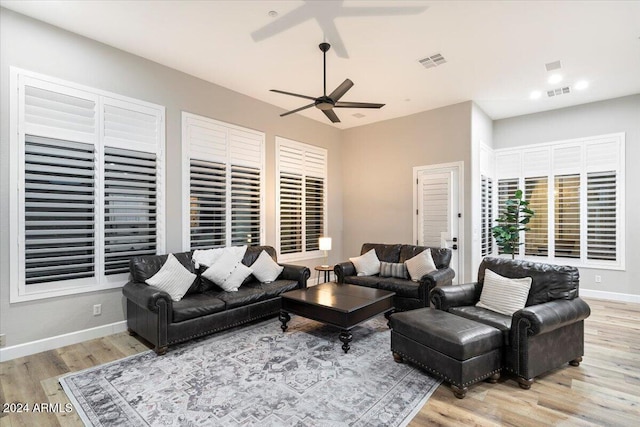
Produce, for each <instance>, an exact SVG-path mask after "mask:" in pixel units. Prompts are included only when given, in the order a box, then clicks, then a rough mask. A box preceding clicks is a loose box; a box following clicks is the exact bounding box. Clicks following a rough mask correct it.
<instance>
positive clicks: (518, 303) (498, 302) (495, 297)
mask: <svg viewBox="0 0 640 427" xmlns="http://www.w3.org/2000/svg"><path fill="white" fill-rule="evenodd" d="M529 288H531V277H524V278H522V279H510V278H508V277H503V276H501V275H499V274H497V273H494V272H493V271H491V270H489V269H487V270H485V274H484V285H483V286H482V293H481V294H480V301H478V302H477V303H476V307H482V308H486V309H488V310H492V311H496V312H498V313H501V314H506V315H507V316H511V315H513V313H515V312H516V311H518V310H521V309H523V308H524V304H525V303H526V302H527V296H528V295H529Z"/></svg>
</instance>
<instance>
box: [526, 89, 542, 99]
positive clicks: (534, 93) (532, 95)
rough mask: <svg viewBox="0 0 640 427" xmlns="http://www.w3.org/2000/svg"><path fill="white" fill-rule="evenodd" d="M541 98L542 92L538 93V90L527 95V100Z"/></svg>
mask: <svg viewBox="0 0 640 427" xmlns="http://www.w3.org/2000/svg"><path fill="white" fill-rule="evenodd" d="M541 96H542V92H540V91H539V90H534V91H533V92H531V95H529V98H531V99H538V98H540V97H541Z"/></svg>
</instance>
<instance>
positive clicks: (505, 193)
mask: <svg viewBox="0 0 640 427" xmlns="http://www.w3.org/2000/svg"><path fill="white" fill-rule="evenodd" d="M519 182H520V180H519V179H518V178H508V179H507V178H503V179H499V180H498V218H500V217H501V216H502V215H504V214H505V212H506V209H505V203H506V201H507V200H509V199H510V198H511V197H513V195H514V194H515V192H516V190H517V189H518V186H519ZM496 219H497V218H496ZM496 224H498V223H496ZM498 253H499V254H504V251H503V250H502V248H500V247H498ZM514 253H515V254H516V255H518V254H519V253H520V247H517V248H515V249H514Z"/></svg>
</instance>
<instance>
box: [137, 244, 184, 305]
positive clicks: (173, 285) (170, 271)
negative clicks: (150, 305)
mask: <svg viewBox="0 0 640 427" xmlns="http://www.w3.org/2000/svg"><path fill="white" fill-rule="evenodd" d="M194 280H196V275H195V274H193V273H192V272H190V271H189V270H187V269H186V268H184V266H183V265H182V264H180V261H178V259H177V258H176V257H175V256H173V254H169V256H168V257H167V260H166V261H165V263H164V264H163V265H162V268H161V269H160V270H159V271H158V272H157V273H156V274H154V275H153V276H151V277H149V278H148V279H147V280H146V283H147V285H151V286H155V287H156V288H158V289H162V290H163V291H165V292H166V293H168V294H169V295H171V299H172V300H174V301H180V300H181V299H182V297H183V296H184V294H186V293H187V291H188V290H189V288H190V287H191V284H192V283H193V281H194Z"/></svg>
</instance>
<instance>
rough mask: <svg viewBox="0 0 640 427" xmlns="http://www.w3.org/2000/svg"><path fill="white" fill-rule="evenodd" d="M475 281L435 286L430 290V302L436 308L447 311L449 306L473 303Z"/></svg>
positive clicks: (474, 298)
mask: <svg viewBox="0 0 640 427" xmlns="http://www.w3.org/2000/svg"><path fill="white" fill-rule="evenodd" d="M477 286H478V283H477V282H474V283H465V284H462V285H452V286H445V287H436V288H434V289H433V291H431V302H432V303H433V306H434V307H435V308H437V309H438V310H444V311H448V310H449V309H450V308H451V307H460V306H465V305H475V304H476V302H478V301H477V299H476V287H477Z"/></svg>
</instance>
